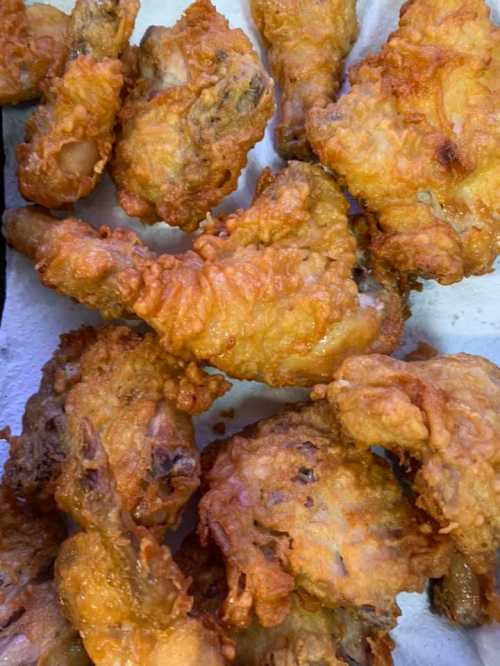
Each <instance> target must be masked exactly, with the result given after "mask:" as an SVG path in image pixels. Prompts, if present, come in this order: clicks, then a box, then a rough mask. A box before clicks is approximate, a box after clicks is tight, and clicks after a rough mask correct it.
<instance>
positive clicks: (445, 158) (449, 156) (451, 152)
mask: <svg viewBox="0 0 500 666" xmlns="http://www.w3.org/2000/svg"><path fill="white" fill-rule="evenodd" d="M437 158H438V162H439V163H440V164H442V165H443V166H444V167H446V168H451V167H452V166H454V165H457V164H458V163H459V162H460V158H459V155H458V151H457V146H456V145H455V144H454V143H453V141H450V140H449V139H447V140H446V141H445V142H444V143H443V144H441V146H440V147H439V148H438V152H437Z"/></svg>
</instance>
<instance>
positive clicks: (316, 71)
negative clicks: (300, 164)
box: [250, 0, 357, 160]
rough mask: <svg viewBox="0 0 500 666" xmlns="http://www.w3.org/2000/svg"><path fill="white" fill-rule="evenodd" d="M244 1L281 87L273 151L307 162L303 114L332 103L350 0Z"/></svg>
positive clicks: (347, 38) (348, 30)
mask: <svg viewBox="0 0 500 666" xmlns="http://www.w3.org/2000/svg"><path fill="white" fill-rule="evenodd" d="M250 4H251V7H252V14H253V18H254V21H255V23H256V25H257V27H258V29H259V31H260V33H261V36H262V38H263V40H264V42H265V44H266V45H267V46H268V48H269V51H268V57H269V64H270V66H271V70H272V73H273V75H274V77H275V79H276V81H277V82H278V83H279V84H280V86H281V117H280V121H279V124H278V126H277V128H276V138H277V144H278V145H277V147H278V150H279V152H280V154H281V156H282V157H283V158H284V159H287V160H290V159H297V160H311V159H313V152H312V150H311V146H310V145H309V142H308V140H307V137H306V129H305V121H306V116H307V114H308V113H309V111H310V110H311V109H313V108H315V107H319V108H323V107H325V106H326V105H327V104H329V103H330V102H332V101H333V100H334V98H335V95H336V93H337V91H338V89H339V87H340V77H341V74H342V65H343V61H344V58H345V57H346V55H347V53H348V51H349V49H350V47H351V45H352V43H353V42H354V40H355V39H356V36H357V20H356V1H355V0H325V1H322V2H318V1H313V2H303V0H251V3H250Z"/></svg>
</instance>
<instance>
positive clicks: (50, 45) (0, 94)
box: [0, 0, 69, 106]
mask: <svg viewBox="0 0 500 666" xmlns="http://www.w3.org/2000/svg"><path fill="white" fill-rule="evenodd" d="M68 23H69V16H67V14H65V13H64V12H61V11H60V10H59V9H56V7H51V6H50V5H44V4H39V3H36V4H34V5H30V6H28V7H26V6H25V5H24V2H23V0H2V2H1V3H0V106H4V105H6V104H17V103H18V102H25V101H27V100H30V99H35V98H36V97H38V96H39V95H40V93H41V90H42V84H43V83H44V81H45V80H46V79H47V78H50V77H52V76H58V75H60V74H61V72H62V71H63V68H64V62H65V60H66V55H67V51H68V39H67V32H68Z"/></svg>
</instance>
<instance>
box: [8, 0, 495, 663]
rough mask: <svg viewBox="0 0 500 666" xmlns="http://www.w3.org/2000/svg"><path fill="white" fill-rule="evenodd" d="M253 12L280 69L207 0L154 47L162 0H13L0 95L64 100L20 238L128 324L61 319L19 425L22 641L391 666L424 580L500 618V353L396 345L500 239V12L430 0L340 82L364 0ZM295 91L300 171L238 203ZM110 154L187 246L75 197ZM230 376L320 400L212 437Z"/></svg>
mask: <svg viewBox="0 0 500 666" xmlns="http://www.w3.org/2000/svg"><path fill="white" fill-rule="evenodd" d="M145 2H146V0H144V3H145ZM249 5H250V11H251V14H252V17H253V20H254V23H255V26H256V28H257V30H258V33H259V34H260V37H261V40H262V44H263V45H264V46H265V47H266V48H267V55H268V58H267V61H268V64H269V69H270V73H268V72H267V70H266V68H265V67H264V65H263V64H262V62H261V61H260V59H259V56H258V55H257V53H256V51H255V50H254V47H253V46H252V43H251V41H250V40H249V38H248V37H247V36H246V35H245V34H244V32H243V31H242V30H240V29H235V28H232V27H231V26H230V25H229V23H228V21H227V20H226V19H225V18H224V17H223V16H222V15H221V14H220V13H218V12H217V10H216V9H215V7H214V6H213V5H212V3H211V2H210V0H195V1H194V2H193V3H192V4H191V5H190V6H189V7H188V8H187V9H186V11H185V12H184V14H183V15H182V16H181V17H180V18H179V20H178V22H177V23H176V24H175V25H174V26H171V27H164V26H151V27H150V28H149V29H148V30H147V31H146V33H145V34H144V36H143V38H142V40H141V42H140V45H139V46H133V45H131V43H130V38H131V35H132V32H133V30H134V25H135V20H136V17H137V14H138V12H139V9H140V7H139V0H76V3H75V6H74V9H73V11H72V13H71V15H67V14H65V13H63V12H61V11H59V10H58V9H56V8H54V7H52V6H50V5H47V4H31V5H28V6H25V5H24V3H23V1H22V0H2V2H1V5H0V19H1V23H0V104H1V105H10V104H17V103H20V102H25V101H29V100H39V104H38V106H37V107H36V109H35V110H34V112H33V114H32V115H31V117H30V118H29V119H28V121H27V123H26V131H25V138H24V141H23V142H22V143H21V144H19V145H18V147H17V161H18V183H19V189H20V192H21V193H22V195H23V196H24V197H25V199H27V200H28V201H29V202H31V203H30V204H29V205H27V206H26V207H23V208H17V209H11V210H8V211H6V213H5V215H4V221H3V233H4V236H5V238H6V240H7V242H8V243H9V245H10V246H12V247H13V248H14V249H15V250H17V251H18V252H20V253H22V254H23V255H25V256H26V257H28V258H29V259H31V260H32V262H33V264H34V266H35V269H36V270H37V271H38V274H39V277H40V280H41V282H42V283H43V284H44V285H45V286H46V287H49V288H52V289H55V290H56V291H58V292H59V293H60V294H61V295H64V296H69V297H70V298H72V299H74V300H75V301H77V302H78V303H81V304H83V305H85V306H87V307H90V308H95V309H97V310H98V311H99V312H100V313H101V314H102V316H103V318H105V319H107V320H114V321H113V322H112V323H108V324H105V325H103V326H101V327H96V328H89V327H87V328H82V329H80V330H77V331H72V332H69V333H67V334H64V335H63V336H61V340H60V345H59V347H58V349H57V350H56V351H55V353H54V355H53V357H52V358H51V359H50V360H48V362H47V363H46V365H45V366H44V368H43V369H42V379H41V383H40V387H39V390H38V392H37V393H35V394H34V395H33V396H32V397H31V398H30V399H29V400H28V402H27V404H26V408H25V413H24V418H23V423H22V431H21V433H20V434H19V435H14V434H12V432H11V430H10V428H9V427H8V426H7V424H2V426H3V429H2V430H1V431H0V436H1V437H2V438H3V439H4V440H6V441H7V442H8V444H9V456H8V459H7V462H6V464H5V468H4V473H3V479H2V481H1V485H0V497H1V507H2V511H1V512H0V663H1V664H5V665H7V666H29V665H37V666H83V665H87V664H95V665H96V666H224V665H228V664H233V665H234V666H341V665H345V664H349V665H350V666H390V665H391V664H392V663H393V661H392V657H391V653H392V650H393V648H394V641H393V639H392V638H391V631H392V630H393V629H394V628H395V627H396V625H397V622H398V616H399V615H400V612H401V611H400V608H399V606H398V603H397V595H398V594H399V593H401V592H422V591H424V590H426V591H428V593H429V597H430V604H431V607H432V609H433V610H434V611H435V612H436V613H440V614H441V615H443V616H445V617H446V618H447V619H448V620H449V621H450V622H451V623H453V624H454V625H459V626H462V627H464V628H471V627H477V626H479V625H482V624H485V623H488V622H494V621H500V593H499V590H498V581H497V551H498V550H499V549H500V368H498V367H497V366H496V365H494V364H493V363H492V362H490V361H488V360H486V359H484V358H481V357H478V356H472V355H468V354H464V353H460V354H455V355H441V354H439V353H438V352H436V351H435V350H433V349H431V348H430V347H429V346H425V345H423V346H421V347H419V349H418V350H417V351H416V352H415V353H414V354H413V355H411V356H410V357H407V358H406V360H398V359H397V358H394V357H393V356H391V354H393V353H394V352H396V351H397V349H398V346H399V344H400V341H401V337H402V334H403V331H404V322H405V319H406V318H407V316H408V315H409V306H408V295H409V294H410V292H411V291H412V290H414V289H418V288H420V287H419V285H420V282H419V281H421V280H436V281H438V282H440V283H441V284H443V285H449V284H452V283H455V282H458V281H460V280H461V279H463V278H465V277H467V276H473V275H481V274H484V273H487V272H489V271H491V270H493V262H494V260H495V258H496V256H497V255H498V254H499V248H500V205H499V200H498V195H497V192H498V190H499V188H500V123H499V122H498V118H499V114H500V29H499V28H498V27H496V26H495V25H494V24H493V22H492V20H491V17H490V12H489V9H488V7H487V5H486V3H485V2H484V0H439V2H437V1H436V0H409V1H408V2H406V4H404V6H403V8H402V10H401V17H400V24H399V27H398V28H397V29H396V31H395V32H394V33H393V34H392V35H391V36H390V37H389V38H388V40H387V42H386V43H385V45H383V47H382V48H381V50H380V51H379V52H378V53H377V54H372V55H369V56H368V57H366V58H365V59H364V60H362V61H361V62H360V63H358V64H357V65H356V66H354V67H352V68H351V69H350V71H349V80H350V88H349V90H348V92H347V93H346V94H344V95H343V96H339V90H340V87H341V83H342V72H343V67H344V61H345V58H346V57H347V55H348V53H349V51H350V48H351V46H352V44H353V43H354V41H355V39H356V37H357V34H358V25H357V19H356V2H355V0H322V1H321V2H318V1H317V0H249ZM278 88H279V90H280V92H281V94H280V102H279V105H278V106H279V110H278V114H279V115H278V122H277V124H276V148H277V150H278V152H279V153H280V155H281V156H282V157H283V160H284V162H283V166H282V168H281V169H280V170H279V171H277V172H276V173H273V172H272V171H271V170H270V169H269V168H265V169H264V170H263V171H262V173H261V174H260V176H259V178H258V181H257V185H256V191H255V197H254V200H253V202H252V203H251V205H250V206H249V207H248V208H247V209H244V210H243V209H238V210H234V211H233V212H231V213H229V214H224V215H222V214H217V213H216V212H215V211H214V208H216V207H217V206H218V205H219V204H220V203H221V202H222V201H223V200H224V198H225V197H226V196H227V195H228V194H230V193H231V192H234V191H235V190H236V188H237V184H238V179H239V176H240V174H241V173H242V170H243V169H244V168H245V165H246V163H247V157H248V153H249V151H250V150H251V149H252V148H253V147H254V146H255V145H256V143H257V142H259V141H260V140H261V139H262V137H263V135H264V132H265V130H266V127H267V125H268V123H269V121H270V120H271V117H272V116H273V113H274V110H275V92H276V90H277V89H278ZM275 89H276V90H275ZM106 169H108V170H109V173H110V174H111V177H112V179H113V181H114V183H115V184H116V189H117V195H116V196H117V201H118V203H119V205H120V206H121V207H122V208H123V210H124V212H125V213H126V214H128V215H129V216H131V217H134V218H137V220H138V222H139V223H142V224H155V223H157V222H159V221H163V222H167V223H168V224H170V225H174V226H177V227H180V228H181V229H182V230H184V231H185V232H188V233H192V234H193V235H192V249H191V250H189V251H185V252H183V253H181V254H168V253H165V254H157V253H156V252H155V251H154V250H153V249H151V248H149V247H147V245H146V244H145V243H144V242H143V241H142V240H141V238H140V237H139V235H138V234H136V233H135V232H133V231H132V230H131V229H130V228H114V229H111V228H110V227H109V226H106V225H105V224H104V226H101V227H100V228H99V229H97V228H94V227H93V226H92V225H90V224H88V223H87V222H85V221H83V220H81V219H78V218H76V217H74V216H73V215H72V214H71V207H72V205H73V204H74V203H75V202H77V201H78V200H79V199H81V198H83V197H86V196H87V195H89V194H90V193H91V192H92V191H93V190H94V189H95V188H96V187H99V181H100V180H101V178H102V176H103V174H104V173H105V172H106ZM347 189H348V191H349V192H350V194H351V195H352V196H353V197H355V198H356V199H357V201H358V202H359V204H360V210H361V213H357V214H353V213H352V212H351V211H352V207H350V205H349V201H348V199H347V198H346V190H347ZM103 222H104V223H105V222H106V220H103ZM134 319H135V320H137V319H138V320H142V323H143V325H142V324H140V325H137V322H135V323H132V320H134ZM117 320H122V321H121V322H119V321H117ZM123 320H126V321H128V320H130V321H128V323H123ZM207 366H211V367H212V369H209V368H208V369H207ZM231 378H235V379H244V380H255V381H260V382H265V383H267V384H268V385H270V386H272V387H286V386H294V387H304V388H309V389H310V392H309V399H308V400H306V401H304V402H302V403H300V404H293V405H289V406H286V407H285V408H283V409H282V410H281V411H280V412H278V413H276V414H275V415H274V416H272V417H270V418H267V419H265V420H261V421H258V422H257V423H254V424H253V425H251V426H249V427H247V428H246V429H244V430H242V431H241V432H240V433H238V434H236V435H234V436H232V437H230V438H228V439H225V440H215V441H214V442H213V443H211V444H210V445H209V446H208V447H207V448H205V449H204V450H203V451H202V452H201V453H200V451H199V450H198V447H197V443H196V432H195V427H194V421H193V417H194V416H195V415H198V414H201V413H203V412H205V411H207V410H209V409H210V408H211V407H212V405H213V403H214V402H215V401H216V400H217V399H218V398H219V397H220V396H222V395H223V394H225V393H226V392H227V391H229V390H230V389H231ZM188 504H189V505H190V506H191V507H193V506H195V507H196V512H197V521H196V526H195V528H194V529H193V530H192V532H191V533H190V534H189V535H188V536H187V537H186V538H185V539H184V541H183V543H182V545H181V546H180V548H179V549H178V550H176V552H173V551H172V549H171V548H170V547H169V546H168V545H166V544H167V543H170V542H171V537H172V535H173V533H174V532H175V531H176V530H177V529H178V528H179V525H180V524H181V521H182V518H183V514H184V513H185V511H184V510H185V508H186V506H187V505H188Z"/></svg>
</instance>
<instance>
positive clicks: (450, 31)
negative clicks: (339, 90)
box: [308, 0, 500, 284]
mask: <svg viewBox="0 0 500 666" xmlns="http://www.w3.org/2000/svg"><path fill="white" fill-rule="evenodd" d="M351 80H352V89H351V91H350V92H349V93H348V94H347V95H346V96H345V97H343V98H342V99H341V100H339V101H338V102H337V103H336V104H334V105H331V106H329V107H328V108H326V109H319V110H318V109H317V110H314V111H313V112H312V113H311V116H310V119H309V124H308V135H309V139H310V141H311V143H312V145H313V148H314V150H315V151H316V152H317V154H318V155H319V157H320V159H321V161H322V162H323V163H324V164H326V165H328V166H329V167H330V168H331V169H333V170H334V171H336V172H337V173H338V174H340V175H341V176H342V178H343V179H345V182H346V183H347V185H348V187H349V189H350V191H351V192H352V194H353V195H354V196H356V197H358V198H359V199H360V200H362V201H363V202H364V203H366V205H367V207H368V208H370V209H371V210H373V211H375V212H376V213H377V215H378V223H379V229H378V232H377V233H376V234H375V237H374V240H373V249H374V251H375V252H376V253H377V254H378V256H379V257H380V258H381V259H383V260H384V261H386V262H388V263H389V264H391V265H392V266H394V267H396V268H397V269H399V270H401V271H403V272H408V273H413V274H418V275H422V276H424V277H429V278H434V279H436V280H439V281H440V282H441V283H443V284H449V283H452V282H456V281H458V280H460V279H461V278H463V277H464V276H467V275H480V274H482V273H486V272H488V271H490V270H491V267H492V263H493V261H494V259H495V257H496V255H497V254H498V251H499V250H498V238H499V235H500V215H499V212H500V209H499V207H498V196H497V193H498V189H499V186H500V161H499V155H500V125H499V123H498V121H497V116H498V99H499V92H500V88H499V81H500V29H499V28H498V27H496V26H495V25H493V23H491V21H490V17H489V9H488V7H487V5H486V3H485V2H484V0H440V2H435V1H434V0H411V1H410V2H407V3H406V4H405V5H404V6H403V9H402V12H401V22H400V27H399V29H398V30H397V31H396V32H395V33H394V34H393V35H392V36H391V37H390V38H389V41H388V42H387V44H386V45H385V46H384V48H383V49H382V50H381V52H380V53H379V54H377V55H372V56H369V57H368V58H367V59H366V60H365V61H364V62H362V63H361V64H360V65H359V66H358V67H357V68H356V69H355V70H354V72H353V73H352V75H351Z"/></svg>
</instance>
